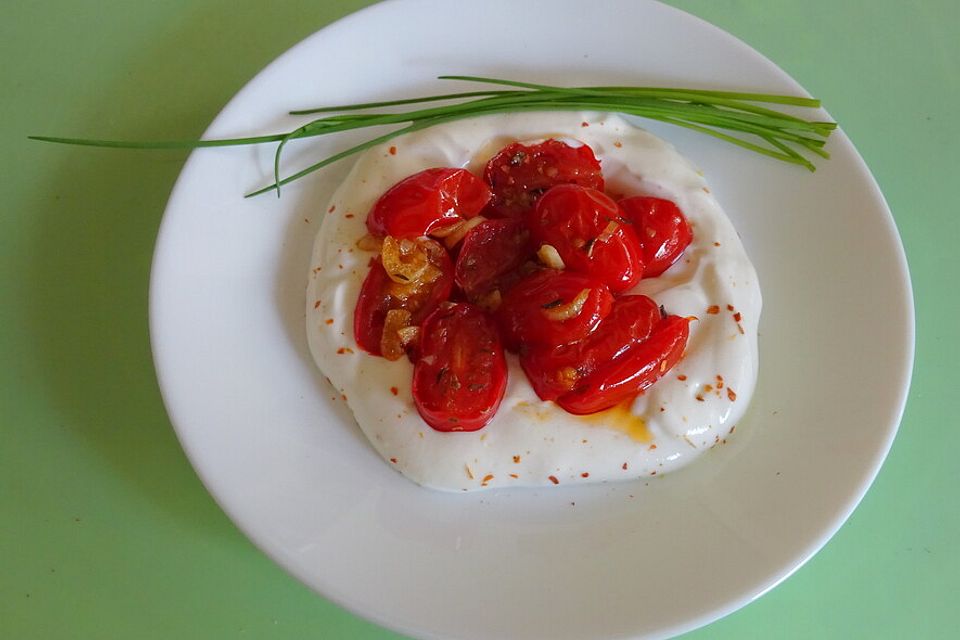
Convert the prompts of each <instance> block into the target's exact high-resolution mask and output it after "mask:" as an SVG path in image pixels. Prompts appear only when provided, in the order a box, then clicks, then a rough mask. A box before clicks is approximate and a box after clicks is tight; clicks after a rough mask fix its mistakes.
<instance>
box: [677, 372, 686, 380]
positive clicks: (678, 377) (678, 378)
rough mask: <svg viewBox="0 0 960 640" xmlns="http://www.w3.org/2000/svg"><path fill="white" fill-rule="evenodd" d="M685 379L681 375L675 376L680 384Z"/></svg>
mask: <svg viewBox="0 0 960 640" xmlns="http://www.w3.org/2000/svg"><path fill="white" fill-rule="evenodd" d="M686 379H687V376H685V375H683V374H682V373H681V374H680V375H678V376H677V380H679V381H680V382H683V381H684V380H686Z"/></svg>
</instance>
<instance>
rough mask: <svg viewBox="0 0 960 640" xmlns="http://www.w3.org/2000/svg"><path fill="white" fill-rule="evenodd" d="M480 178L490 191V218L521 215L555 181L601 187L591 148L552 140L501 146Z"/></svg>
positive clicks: (601, 180) (597, 167) (598, 169)
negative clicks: (491, 192) (484, 181)
mask: <svg viewBox="0 0 960 640" xmlns="http://www.w3.org/2000/svg"><path fill="white" fill-rule="evenodd" d="M483 177H484V179H485V180H486V181H487V184H489V185H490V188H491V190H492V191H493V197H492V198H491V200H490V206H489V207H487V212H486V213H487V214H488V215H490V216H493V217H507V218H510V217H516V216H519V215H522V214H523V213H525V212H527V211H529V210H530V209H532V208H533V205H534V204H536V201H537V199H538V198H539V197H540V196H541V194H543V193H544V192H545V191H546V190H547V189H549V188H550V187H552V186H555V185H558V184H579V185H581V186H584V187H590V188H592V189H597V190H600V191H602V190H603V174H602V173H601V171H600V161H599V160H597V157H596V156H595V155H593V149H591V148H590V147H588V146H587V145H581V146H579V147H573V146H571V145H568V144H566V143H564V142H560V141H559V140H553V139H550V140H546V141H544V142H541V143H539V144H533V145H525V144H521V143H519V142H515V143H513V144H511V145H508V146H507V147H504V148H503V149H502V150H501V151H500V152H499V153H497V155H495V156H494V157H493V158H491V159H490V161H489V162H488V163H487V167H486V169H485V170H484V172H483Z"/></svg>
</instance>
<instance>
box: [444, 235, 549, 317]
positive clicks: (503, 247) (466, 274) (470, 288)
mask: <svg viewBox="0 0 960 640" xmlns="http://www.w3.org/2000/svg"><path fill="white" fill-rule="evenodd" d="M532 259H533V249H532V247H531V246H530V232H529V231H527V225H526V224H524V222H523V220H522V219H498V220H485V221H484V222H481V223H480V224H478V225H477V226H476V227H474V228H473V229H471V230H470V231H469V232H468V233H467V235H466V236H465V237H464V238H463V244H462V245H461V247H460V253H459V254H458V255H457V262H456V265H455V266H454V271H455V274H456V276H455V277H456V282H457V285H459V287H460V288H461V289H462V290H463V292H464V294H465V295H466V296H467V298H468V299H469V300H470V301H471V302H478V303H482V302H483V301H484V300H486V299H487V298H489V296H490V295H491V294H492V293H493V292H494V291H499V294H500V295H502V294H504V293H505V292H506V289H508V288H509V287H510V286H512V285H513V284H515V283H516V281H517V280H519V279H520V277H521V274H520V271H519V268H520V266H521V265H523V264H524V263H526V262H528V261H530V260H532ZM484 306H486V305H484Z"/></svg>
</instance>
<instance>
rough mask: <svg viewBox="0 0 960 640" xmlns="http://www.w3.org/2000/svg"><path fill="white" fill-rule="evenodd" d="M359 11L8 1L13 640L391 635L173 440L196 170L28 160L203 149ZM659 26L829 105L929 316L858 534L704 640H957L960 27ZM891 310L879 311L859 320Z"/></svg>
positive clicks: (6, 397)
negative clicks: (177, 226)
mask: <svg viewBox="0 0 960 640" xmlns="http://www.w3.org/2000/svg"><path fill="white" fill-rule="evenodd" d="M367 4H369V1H368V0H335V1H329V2H316V1H314V2H309V1H307V0H275V1H274V2H252V1H249V0H229V1H228V0H165V1H164V2H133V1H123V0H46V1H39V2H28V1H26V0H11V1H8V2H5V3H4V11H3V14H4V15H3V20H2V21H0V61H2V62H0V87H2V98H0V129H2V134H3V135H2V141H3V144H2V146H3V148H2V153H0V167H2V168H0V193H2V197H0V203H2V204H0V298H2V304H0V355H2V357H3V367H2V371H0V376H2V382H0V418H2V420H0V637H2V638H11V639H15V638H199V637H202V638H241V637H251V638H321V637H322V638H336V637H344V638H346V637H349V638H368V639H382V638H395V637H398V636H396V635H395V634H393V633H391V632H389V631H386V630H383V629H381V628H379V627H377V626H375V625H373V624H370V623H368V622H366V621H364V620H361V619H359V618H357V617H354V616H353V615H351V614H349V613H347V612H345V611H343V610H341V609H340V608H338V607H337V606H335V605H333V604H331V603H329V602H327V601H326V600H324V599H323V598H321V597H318V596H317V595H315V594H314V593H312V592H311V591H310V590H308V589H307V588H306V587H304V586H302V585H301V584H299V583H298V582H296V581H295V580H294V579H292V578H291V577H289V576H288V575H287V574H285V573H284V572H283V571H282V570H281V569H280V568H279V567H277V566H276V565H274V564H273V563H272V562H271V561H270V560H269V559H267V557H266V556H264V555H263V554H261V553H260V552H259V551H257V550H256V549H255V548H254V547H253V546H252V545H251V544H250V543H249V542H248V541H247V540H246V538H244V536H243V535H242V534H241V533H240V532H239V531H238V530H237V529H236V527H235V526H234V525H233V524H232V523H231V522H230V521H229V520H228V519H227V518H226V516H225V515H224V514H223V513H222V512H221V511H220V509H219V508H218V507H217V505H216V504H215V503H214V501H213V499H212V498H211V497H210V496H209V494H207V492H206V491H205V490H204V488H203V487H202V486H201V484H200V482H199V480H198V479H197V477H196V475H195V474H194V472H193V470H192V468H191V467H190V465H189V464H188V462H187V460H186V458H185V457H184V455H183V453H182V451H181V449H180V447H179V445H178V443H177V440H176V438H175V437H174V433H173V430H172V428H171V426H170V423H169V420H168V418H167V415H166V413H165V412H164V408H163V405H162V404H161V400H160V394H159V391H158V389H157V383H156V378H155V375H154V370H153V366H152V362H151V356H150V348H149V342H148V332H147V290H148V276H149V271H150V259H151V253H152V250H153V244H154V240H155V236H156V231H157V227H158V225H159V222H160V217H161V215H162V213H163V209H164V206H165V204H166V199H167V196H168V194H169V192H170V189H171V187H172V186H173V182H174V180H175V179H176V177H177V174H178V172H179V171H180V168H181V166H182V163H183V161H184V158H185V156H186V154H185V153H182V152H160V153H137V152H133V153H130V152H112V151H101V150H82V149H69V148H65V147H56V146H53V145H42V144H39V143H31V142H28V141H27V140H26V138H25V137H26V135H27V134H29V133H37V132H69V133H74V134H88V135H92V134H98V133H108V134H110V135H112V136H117V137H129V138H137V137H140V138H144V137H146V138H165V137H166V138H169V137H183V136H188V137H189V136H196V135H199V134H200V133H201V132H202V131H203V130H204V128H205V127H206V126H207V124H208V123H209V122H210V120H211V119H212V118H213V117H214V116H215V115H216V114H217V112H218V111H219V110H220V108H221V107H222V106H223V105H224V104H225V103H226V102H227V100H229V99H230V97H231V96H233V94H234V93H235V92H236V91H237V90H238V89H239V88H240V87H241V86H242V85H243V84H244V83H245V82H246V81H247V80H249V79H250V78H251V77H252V76H253V75H254V74H255V73H256V72H258V71H259V70H260V69H261V68H262V67H263V66H264V65H266V64H267V63H268V62H269V61H271V60H272V59H273V58H274V57H275V56H277V55H278V54H280V53H282V52H283V51H284V50H286V49H287V48H288V47H290V46H291V45H293V44H294V43H296V42H297V41H299V40H301V39H302V38H304V37H306V36H307V35H309V34H310V33H312V32H313V31H315V30H317V29H319V28H321V27H323V26H324V25H326V24H328V23H329V22H331V21H333V20H335V19H337V18H339V17H341V16H343V15H346V14H348V13H350V12H352V11H354V10H356V9H358V8H360V7H362V6H364V5H367ZM671 4H673V5H676V6H677V7H680V8H682V9H685V10H687V11H689V12H691V13H694V14H696V15H698V16H700V17H702V18H705V19H706V20H708V21H710V22H712V23H714V24H716V25H718V26H720V27H722V28H723V29H726V30H728V31H730V32H731V33H733V34H735V35H736V36H738V37H740V38H742V39H743V40H745V41H746V42H747V43H749V44H750V45H752V46H753V47H755V48H756V49H758V50H759V51H761V52H762V53H764V54H766V55H767V56H768V57H770V58H771V59H772V60H774V61H775V62H776V63H777V64H779V65H780V66H781V67H782V68H783V69H785V70H786V71H787V72H788V73H790V74H791V75H792V76H793V77H794V78H796V79H797V80H798V81H799V82H800V83H801V84H803V85H804V86H805V87H806V88H807V89H808V90H809V91H810V92H811V93H812V94H814V95H816V96H818V97H819V98H821V99H822V100H823V101H824V104H825V105H826V107H827V108H828V109H829V110H830V112H831V114H832V115H833V116H834V117H835V118H836V119H837V120H838V121H839V122H840V123H841V125H842V126H843V128H844V130H845V131H846V133H847V134H848V135H849V136H850V138H851V139H852V140H853V141H854V144H856V145H857V147H858V148H859V150H860V152H861V153H862V155H863V156H864V158H865V159H866V162H867V164H868V165H869V166H870V168H871V170H872V171H873V173H874V175H875V176H876V178H877V181H878V182H879V184H880V186H881V188H882V189H883V191H884V193H885V195H886V197H887V199H888V201H889V203H890V207H891V209H892V210H893V213H894V216H895V218H896V222H897V225H898V227H899V229H900V232H901V234H902V237H903V242H904V245H905V247H906V252H907V256H908V260H909V263H910V269H911V275H912V279H913V286H914V293H915V296H916V313H917V352H916V365H915V372H914V378H913V386H912V389H911V392H910V398H909V403H908V405H907V409H906V415H905V417H904V419H903V423H902V425H901V428H900V433H899V435H898V436H897V439H896V442H895V444H894V446H893V450H892V452H891V454H890V456H889V458H888V459H887V462H886V464H885V465H884V467H883V469H882V470H881V472H880V474H879V476H878V478H877V481H876V483H875V484H874V486H873V487H872V489H871V490H870V492H869V493H868V494H867V496H866V498H865V499H864V500H863V502H862V503H861V504H860V506H859V508H858V509H857V510H856V512H855V513H854V514H853V516H852V517H851V518H850V520H849V521H848V522H847V524H846V525H845V526H844V527H843V528H842V529H841V530H840V532H839V533H838V534H837V535H836V536H835V537H834V538H833V540H831V541H830V542H829V543H828V544H827V546H826V547H825V548H824V549H823V550H822V551H821V552H820V553H819V554H818V555H817V556H815V557H814V558H813V559H812V560H811V561H810V562H809V563H808V564H807V565H805V566H804V567H803V568H801V569H800V570H799V571H797V573H796V574H794V575H793V576H792V577H791V578H790V579H788V580H787V581H786V582H784V583H783V584H782V585H780V586H778V587H777V588H776V589H774V590H773V591H772V592H770V593H769V594H767V595H765V596H763V597H762V598H760V599H759V600H757V601H755V602H754V603H752V604H750V605H749V606H747V607H745V608H743V609H741V610H740V611H738V612H736V613H734V614H732V615H730V616H728V617H726V618H724V619H722V620H720V621H717V622H715V623H713V624H711V625H709V626H707V627H705V628H703V629H700V630H699V631H696V632H693V633H692V634H690V635H689V637H691V638H744V637H746V638H752V637H774V638H811V637H817V638H868V637H870V638H907V637H923V638H939V637H948V636H949V637H956V634H957V633H960V631H958V629H960V613H958V612H960V606H958V603H957V600H958V596H960V581H958V577H957V576H958V573H960V551H958V549H960V547H958V544H957V543H958V540H960V500H958V499H957V493H956V491H957V485H958V484H960V483H958V480H960V477H958V473H957V469H958V465H957V456H958V451H960V429H958V428H957V426H958V425H957V420H956V404H955V402H956V398H957V392H956V390H955V387H954V384H955V381H956V378H957V371H956V369H955V367H956V364H957V363H958V361H960V340H958V337H957V336H958V331H957V325H958V322H957V320H958V316H960V303H958V300H960V289H958V286H957V278H958V276H960V269H958V266H960V259H958V255H960V252H958V251H957V243H958V242H960V215H958V211H957V209H958V206H957V205H958V198H957V195H956V194H957V184H958V179H960V160H958V158H960V154H958V151H957V145H958V143H960V118H958V117H957V115H956V114H955V113H954V108H955V107H956V106H957V105H958V104H960V9H958V6H960V4H958V3H957V2H956V1H955V0H925V1H922V2H917V3H908V2H897V1H894V0H874V1H868V0H855V1H854V0H846V1H841V2H834V1H831V0H803V1H800V0H776V1H773V2H769V1H765V0H671ZM882 310H883V301H882V300H878V301H877V307H876V308H875V309H869V310H865V312H864V319H865V321H869V317H870V314H871V313H882ZM951 389H953V391H952V390H951Z"/></svg>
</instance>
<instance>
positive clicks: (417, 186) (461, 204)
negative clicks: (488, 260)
mask: <svg viewBox="0 0 960 640" xmlns="http://www.w3.org/2000/svg"><path fill="white" fill-rule="evenodd" d="M489 199H490V189H488V188H487V185H486V184H485V183H484V182H483V180H481V179H480V178H478V177H476V176H475V175H473V174H472V173H470V172H469V171H467V170H466V169H452V168H438V169H426V170H425V171H421V172H420V173H415V174H413V175H412V176H410V177H409V178H406V179H404V180H401V181H400V182H398V183H397V184H395V185H394V186H392V187H390V189H389V190H387V192H386V193H384V194H383V195H382V196H380V199H379V200H377V202H376V204H375V205H373V209H371V210H370V213H369V214H368V215H367V230H369V231H370V233H371V234H373V235H375V236H377V237H379V238H382V237H383V236H394V237H396V238H416V237H419V236H425V235H428V234H429V233H430V232H431V231H433V230H434V229H439V228H441V227H445V226H449V225H451V224H454V223H456V222H459V221H460V220H461V219H463V218H472V217H473V216H475V215H477V214H478V213H480V210H481V209H483V207H484V205H486V204H487V201H488V200H489Z"/></svg>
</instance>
